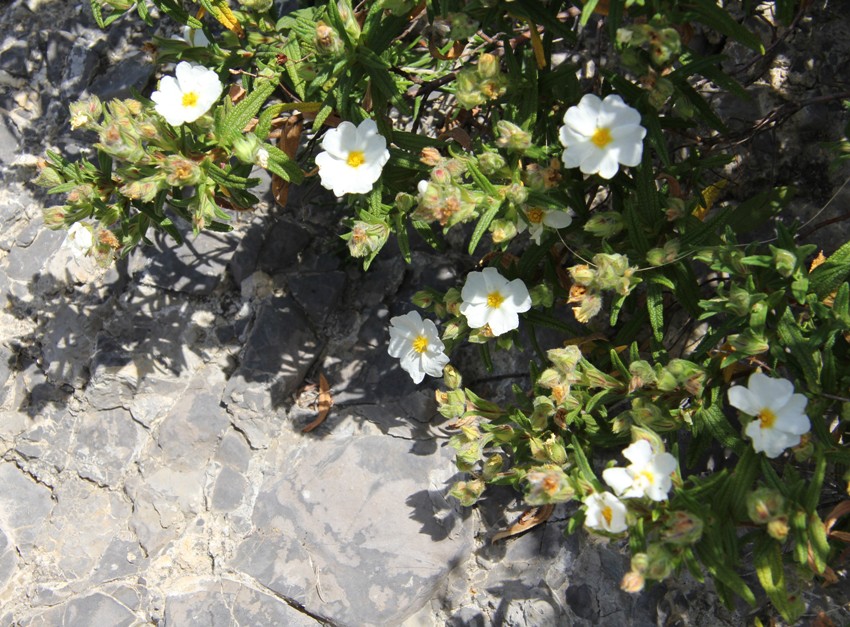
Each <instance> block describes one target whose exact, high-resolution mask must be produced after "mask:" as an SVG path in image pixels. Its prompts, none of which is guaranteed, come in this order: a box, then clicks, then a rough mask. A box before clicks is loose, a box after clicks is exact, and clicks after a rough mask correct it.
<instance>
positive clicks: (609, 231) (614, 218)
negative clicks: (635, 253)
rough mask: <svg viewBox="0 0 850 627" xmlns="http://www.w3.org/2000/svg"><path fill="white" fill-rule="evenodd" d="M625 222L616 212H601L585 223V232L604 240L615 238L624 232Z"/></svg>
mask: <svg viewBox="0 0 850 627" xmlns="http://www.w3.org/2000/svg"><path fill="white" fill-rule="evenodd" d="M624 226H625V221H624V220H623V216H622V215H620V214H619V213H618V212H616V211H601V212H599V213H595V214H593V215H592V216H591V217H590V219H589V220H588V221H587V222H586V223H585V225H584V230H585V231H587V232H588V233H590V234H591V235H595V236H596V237H601V238H603V239H606V238H609V237H613V236H615V235H617V234H618V233H619V232H620V231H622V230H623V227H624Z"/></svg>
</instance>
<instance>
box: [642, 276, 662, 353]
mask: <svg viewBox="0 0 850 627" xmlns="http://www.w3.org/2000/svg"><path fill="white" fill-rule="evenodd" d="M646 310H647V312H648V313H649V324H650V325H651V326H652V334H653V336H654V337H655V339H656V340H658V341H659V342H661V341H663V340H664V295H663V294H662V292H661V286H660V285H658V284H657V283H649V284H648V285H647V286H646Z"/></svg>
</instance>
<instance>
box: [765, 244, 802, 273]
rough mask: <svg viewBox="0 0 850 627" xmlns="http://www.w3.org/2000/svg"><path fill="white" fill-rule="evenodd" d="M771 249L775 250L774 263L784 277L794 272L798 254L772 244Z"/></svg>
mask: <svg viewBox="0 0 850 627" xmlns="http://www.w3.org/2000/svg"><path fill="white" fill-rule="evenodd" d="M770 250H771V251H772V252H773V265H774V266H775V267H776V271H777V272H778V273H779V274H780V275H781V276H784V277H789V276H791V275H792V274H794V269H795V268H796V267H797V256H796V255H795V254H794V253H792V252H791V251H790V250H785V249H784V248H775V247H773V246H771V247H770Z"/></svg>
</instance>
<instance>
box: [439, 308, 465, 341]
mask: <svg viewBox="0 0 850 627" xmlns="http://www.w3.org/2000/svg"><path fill="white" fill-rule="evenodd" d="M435 309H436V307H435ZM461 328H462V327H461V325H460V323H458V322H448V323H446V325H445V326H444V327H443V335H442V336H441V337H442V338H443V340H454V339H456V338H457V337H458V336H459V335H460V330H461Z"/></svg>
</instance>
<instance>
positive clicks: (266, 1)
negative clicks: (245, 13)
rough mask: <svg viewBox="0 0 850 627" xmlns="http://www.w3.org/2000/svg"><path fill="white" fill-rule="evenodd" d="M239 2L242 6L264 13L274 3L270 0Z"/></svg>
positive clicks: (244, 0) (240, 0) (243, 0)
mask: <svg viewBox="0 0 850 627" xmlns="http://www.w3.org/2000/svg"><path fill="white" fill-rule="evenodd" d="M239 4H240V6H242V8H244V9H248V10H249V11H257V12H258V13H265V12H266V11H268V10H269V9H271V8H272V4H274V3H273V1H272V0H239Z"/></svg>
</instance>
